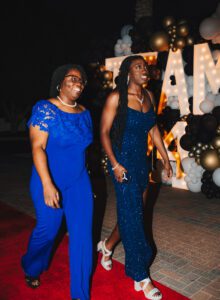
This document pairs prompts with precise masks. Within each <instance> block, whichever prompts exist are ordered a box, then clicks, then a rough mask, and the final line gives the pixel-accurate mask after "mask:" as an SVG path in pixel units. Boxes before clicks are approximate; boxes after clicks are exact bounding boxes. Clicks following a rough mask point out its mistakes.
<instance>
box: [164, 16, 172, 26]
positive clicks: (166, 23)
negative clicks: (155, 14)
mask: <svg viewBox="0 0 220 300" xmlns="http://www.w3.org/2000/svg"><path fill="white" fill-rule="evenodd" d="M174 23H175V19H174V17H171V16H167V17H165V18H164V19H163V26H164V27H165V28H167V27H169V26H171V25H173V24H174Z"/></svg>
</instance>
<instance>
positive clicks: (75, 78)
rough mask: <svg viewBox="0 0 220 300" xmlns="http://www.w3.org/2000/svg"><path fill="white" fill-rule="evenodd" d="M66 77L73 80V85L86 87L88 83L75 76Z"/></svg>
mask: <svg viewBox="0 0 220 300" xmlns="http://www.w3.org/2000/svg"><path fill="white" fill-rule="evenodd" d="M64 77H70V78H71V81H72V83H80V84H82V85H86V83H87V81H86V80H83V79H82V78H79V77H77V76H75V75H66V76H64Z"/></svg>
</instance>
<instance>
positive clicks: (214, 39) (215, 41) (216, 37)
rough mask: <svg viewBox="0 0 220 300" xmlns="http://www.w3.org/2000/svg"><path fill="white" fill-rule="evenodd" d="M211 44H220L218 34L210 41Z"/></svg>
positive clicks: (219, 34) (219, 35)
mask: <svg viewBox="0 0 220 300" xmlns="http://www.w3.org/2000/svg"><path fill="white" fill-rule="evenodd" d="M212 43H213V44H220V32H219V33H218V34H216V35H215V37H214V38H213V39H212Z"/></svg>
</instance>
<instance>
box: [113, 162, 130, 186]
mask: <svg viewBox="0 0 220 300" xmlns="http://www.w3.org/2000/svg"><path fill="white" fill-rule="evenodd" d="M124 172H125V173H127V170H126V169H125V168H124V167H123V166H122V165H120V164H119V165H118V166H117V168H116V169H115V170H114V175H115V179H116V180H117V181H118V182H121V183H122V182H123V179H122V178H123V173H124Z"/></svg>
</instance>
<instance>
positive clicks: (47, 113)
mask: <svg viewBox="0 0 220 300" xmlns="http://www.w3.org/2000/svg"><path fill="white" fill-rule="evenodd" d="M30 125H32V126H38V128H39V129H40V130H43V131H45V132H47V133H48V142H47V146H46V154H47V161H48V168H49V171H50V174H51V177H52V180H53V182H54V184H55V185H56V187H57V188H58V190H59V192H60V196H61V208H58V209H54V208H51V207H48V206H46V204H45V202H44V196H43V188H42V183H41V180H40V177H39V175H38V173H37V171H36V168H35V166H33V169H32V175H31V181H30V190H31V197H32V200H33V202H34V207H35V211H36V217H37V225H36V227H35V228H34V230H33V232H32V235H31V237H30V240H29V244H28V249H27V252H26V254H25V255H24V256H23V257H22V267H23V269H24V272H25V273H26V274H28V275H30V276H33V277H37V276H39V275H40V274H41V273H42V272H43V271H44V270H46V269H47V268H48V263H49V259H50V254H51V250H52V247H53V244H54V239H55V237H56V235H57V232H58V230H59V228H60V225H61V221H62V218H63V216H64V215H65V218H66V223H67V229H68V232H69V256H70V277H71V297H72V298H80V299H81V300H88V299H90V297H89V281H90V275H91V271H92V213H93V195H92V190H91V184H90V179H89V176H88V173H87V169H86V167H85V150H86V147H87V146H88V145H89V144H90V143H91V142H92V138H93V137H92V122H91V117H90V113H89V111H88V110H84V111H83V112H81V113H67V112H64V111H61V110H60V109H58V107H57V106H55V105H54V104H52V103H50V102H49V101H47V100H41V101H39V102H37V103H36V105H35V106H34V107H33V111H32V116H31V118H30V120H29V122H28V126H30ZM61 276H62V274H61ZM54 284H56V283H54ZM55 286H56V285H55Z"/></svg>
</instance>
